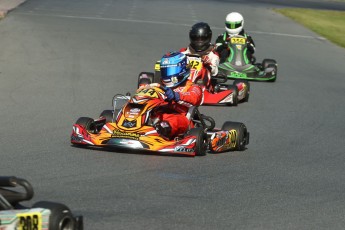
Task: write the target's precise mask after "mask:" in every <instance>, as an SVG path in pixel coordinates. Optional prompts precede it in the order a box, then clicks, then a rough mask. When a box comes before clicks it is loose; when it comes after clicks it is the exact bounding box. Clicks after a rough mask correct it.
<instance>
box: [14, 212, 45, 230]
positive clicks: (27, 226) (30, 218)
mask: <svg viewBox="0 0 345 230" xmlns="http://www.w3.org/2000/svg"><path fill="white" fill-rule="evenodd" d="M40 219H41V215H40V214H39V213H38V214H32V213H31V214H24V215H20V216H19V230H41V225H40Z"/></svg>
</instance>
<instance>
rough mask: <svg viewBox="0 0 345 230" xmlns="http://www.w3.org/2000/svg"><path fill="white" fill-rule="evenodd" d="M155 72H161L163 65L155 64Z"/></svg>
mask: <svg viewBox="0 0 345 230" xmlns="http://www.w3.org/2000/svg"><path fill="white" fill-rule="evenodd" d="M155 70H156V71H160V70H161V64H160V63H156V64H155Z"/></svg>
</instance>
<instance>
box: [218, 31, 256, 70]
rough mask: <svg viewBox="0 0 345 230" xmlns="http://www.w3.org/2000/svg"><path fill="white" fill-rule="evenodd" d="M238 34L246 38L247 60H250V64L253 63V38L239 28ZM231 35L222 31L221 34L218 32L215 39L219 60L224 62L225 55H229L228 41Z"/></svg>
mask: <svg viewBox="0 0 345 230" xmlns="http://www.w3.org/2000/svg"><path fill="white" fill-rule="evenodd" d="M238 35H241V36H243V37H245V38H247V44H248V46H247V57H248V60H250V61H251V63H252V64H254V63H255V57H254V53H255V43H254V41H253V38H252V37H251V36H249V35H248V34H247V33H246V32H244V30H241V32H239V34H238ZM230 38H231V36H230V35H229V34H228V33H227V32H224V33H223V34H220V35H219V36H218V37H217V39H216V51H217V53H218V54H219V55H220V57H221V58H220V62H221V63H222V62H224V61H225V60H226V58H227V57H229V55H230V49H229V48H228V42H229V41H230Z"/></svg>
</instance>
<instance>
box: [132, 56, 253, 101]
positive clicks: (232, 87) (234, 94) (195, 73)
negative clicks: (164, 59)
mask: <svg viewBox="0 0 345 230" xmlns="http://www.w3.org/2000/svg"><path fill="white" fill-rule="evenodd" d="M186 56H187V58H188V62H189V66H190V77H189V79H190V80H191V81H193V82H194V83H196V84H199V85H200V87H201V88H202V90H203V92H204V93H203V101H202V105H231V106H237V105H238V103H239V102H248V100H249V93H250V84H249V82H248V81H247V80H238V81H236V82H234V83H233V84H226V82H227V81H228V78H227V75H225V74H219V75H217V76H214V77H212V78H211V80H209V81H207V80H206V79H204V77H203V76H202V72H203V71H202V70H203V69H206V67H204V65H203V62H202V61H201V57H200V56H199V55H196V54H187V55H186ZM150 83H160V61H157V62H156V64H155V73H150V72H141V73H140V74H139V76H138V87H140V86H143V85H146V84H150Z"/></svg>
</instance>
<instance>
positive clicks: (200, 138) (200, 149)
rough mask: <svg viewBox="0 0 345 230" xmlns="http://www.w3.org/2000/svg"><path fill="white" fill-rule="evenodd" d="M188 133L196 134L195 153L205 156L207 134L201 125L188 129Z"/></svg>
mask: <svg viewBox="0 0 345 230" xmlns="http://www.w3.org/2000/svg"><path fill="white" fill-rule="evenodd" d="M187 134H188V135H193V136H196V144H195V155H196V156H205V155H206V150H207V134H206V133H205V132H204V129H203V128H202V127H198V128H192V129H190V130H189V131H188V133H187Z"/></svg>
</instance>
